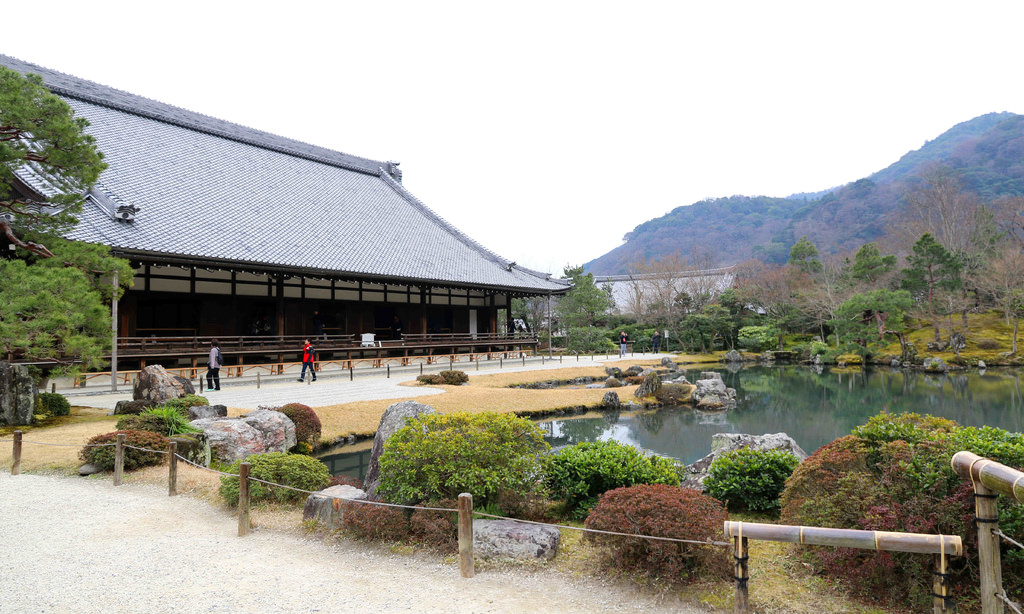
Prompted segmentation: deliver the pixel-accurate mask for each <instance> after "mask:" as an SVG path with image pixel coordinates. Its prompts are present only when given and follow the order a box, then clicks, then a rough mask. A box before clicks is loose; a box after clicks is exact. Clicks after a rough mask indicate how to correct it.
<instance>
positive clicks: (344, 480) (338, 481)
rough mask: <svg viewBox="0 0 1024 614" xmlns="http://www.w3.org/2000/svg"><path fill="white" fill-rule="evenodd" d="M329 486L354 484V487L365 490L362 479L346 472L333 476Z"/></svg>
mask: <svg viewBox="0 0 1024 614" xmlns="http://www.w3.org/2000/svg"><path fill="white" fill-rule="evenodd" d="M327 486H328V487H331V486H352V487H354V488H358V489H359V490H365V489H364V488H363V481H362V480H360V479H359V478H354V477H352V476H350V475H344V474H342V475H336V476H333V477H331V481H330V482H328V483H327Z"/></svg>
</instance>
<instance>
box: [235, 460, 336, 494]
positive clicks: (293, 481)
mask: <svg viewBox="0 0 1024 614" xmlns="http://www.w3.org/2000/svg"><path fill="white" fill-rule="evenodd" d="M243 462H245V463H249V464H250V465H251V466H250V468H249V476H250V477H253V478H257V479H260V480H265V481H267V482H273V483H274V484H280V485H282V486H290V487H291V488H299V489H302V490H308V491H314V492H315V491H318V490H323V489H324V488H326V487H327V483H328V482H329V481H330V479H331V475H330V472H328V471H327V465H324V464H323V463H321V462H320V461H318V460H317V459H315V458H311V457H309V456H304V455H302V454H288V453H286V452H270V453H268V454H253V455H251V456H248V457H246V458H245V460H240V461H235V462H233V463H231V465H229V466H228V467H227V469H225V471H226V472H227V473H232V474H237V473H238V471H239V467H240V466H241V464H242V463H243ZM219 492H220V495H221V496H222V497H224V500H225V501H226V502H227V503H228V505H238V476H237V475H226V476H223V477H221V479H220V490H219ZM307 496H308V494H307V493H305V492H299V491H295V490H289V489H287V488H277V487H275V486H268V485H266V484H262V483H260V482H250V483H249V500H250V501H251V502H257V501H276V502H280V503H295V502H298V501H304V500H305V499H306V497H307Z"/></svg>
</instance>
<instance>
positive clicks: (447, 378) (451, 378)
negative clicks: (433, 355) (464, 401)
mask: <svg viewBox="0 0 1024 614" xmlns="http://www.w3.org/2000/svg"><path fill="white" fill-rule="evenodd" d="M438 375H440V376H441V381H442V382H444V383H445V384H448V385H449V386H461V385H462V384H465V383H466V382H468V381H469V376H468V375H466V374H465V372H463V371H441V372H440V373H438Z"/></svg>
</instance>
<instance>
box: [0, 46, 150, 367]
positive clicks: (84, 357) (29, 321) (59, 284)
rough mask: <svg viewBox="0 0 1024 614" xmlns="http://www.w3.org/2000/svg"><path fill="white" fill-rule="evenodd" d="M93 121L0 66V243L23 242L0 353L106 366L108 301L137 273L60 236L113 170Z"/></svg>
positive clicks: (9, 287) (3, 299)
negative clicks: (109, 168)
mask: <svg viewBox="0 0 1024 614" xmlns="http://www.w3.org/2000/svg"><path fill="white" fill-rule="evenodd" d="M87 126H88V122H87V121H86V120H85V119H84V118H80V117H75V116H74V113H73V111H72V110H71V107H69V106H68V105H67V103H65V102H64V101H62V100H61V99H60V98H58V97H57V96H55V95H54V94H52V93H51V92H50V91H49V90H47V89H46V87H45V86H44V85H43V83H42V79H41V78H40V77H39V76H38V75H27V76H22V75H21V74H20V73H18V72H17V71H14V70H10V69H7V68H4V67H2V66H0V237H3V239H2V241H0V242H3V243H6V244H7V245H10V246H13V247H14V248H15V249H14V250H13V252H12V250H8V249H4V250H3V251H4V256H5V257H10V256H11V255H12V254H13V256H14V258H13V259H9V260H0V352H2V353H3V355H4V356H5V357H6V356H16V357H18V358H23V359H26V360H30V361H33V362H43V363H49V364H53V365H56V366H55V367H47V368H44V370H45V371H47V372H50V373H53V372H57V373H68V372H73V371H75V370H76V367H75V366H74V365H75V363H76V361H80V362H81V363H82V364H84V365H85V366H87V367H96V366H99V365H101V364H102V363H103V356H104V354H105V353H106V352H107V351H108V350H109V348H110V334H109V333H110V328H111V326H110V324H111V323H110V313H109V310H108V309H107V307H105V303H106V302H108V301H109V300H111V299H116V298H118V297H119V296H120V294H121V291H122V288H123V287H126V286H128V285H130V284H131V280H132V269H131V266H130V264H129V263H128V261H126V260H122V259H119V258H114V257H112V256H110V253H109V250H108V249H107V248H106V247H104V246H99V245H87V244H82V243H75V242H70V241H65V240H63V239H61V238H60V235H61V234H62V233H64V232H66V231H67V230H69V229H70V228H72V227H73V226H74V224H75V223H76V222H77V214H78V213H79V212H80V211H81V209H82V205H83V203H84V202H85V196H86V194H87V193H88V191H89V190H90V189H91V188H92V186H93V185H94V184H95V183H96V180H97V179H98V178H99V175H100V173H101V172H103V170H104V169H105V168H106V165H105V164H104V163H103V155H102V154H101V153H100V152H99V151H98V150H97V149H96V144H95V140H94V139H93V137H92V136H90V135H88V134H86V133H85V132H84V131H85V128H86V127H87ZM4 247H6V246H4ZM115 272H116V273H117V274H118V276H119V277H118V278H119V281H120V282H121V284H120V286H119V287H118V289H117V290H116V291H115V290H114V288H113V284H112V283H110V281H109V279H110V277H111V276H112V275H113V274H114V273H115ZM115 294H116V295H117V296H115Z"/></svg>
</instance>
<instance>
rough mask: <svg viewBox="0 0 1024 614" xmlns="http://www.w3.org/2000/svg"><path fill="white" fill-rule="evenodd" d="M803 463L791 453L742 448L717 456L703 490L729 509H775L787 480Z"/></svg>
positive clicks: (766, 510) (765, 510)
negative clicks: (724, 503)
mask: <svg viewBox="0 0 1024 614" xmlns="http://www.w3.org/2000/svg"><path fill="white" fill-rule="evenodd" d="M799 464H800V459H799V458H797V457H796V455H795V454H793V453H792V452H786V451H784V450H754V449H751V448H741V449H739V450H734V451H732V452H726V453H725V454H722V455H720V456H718V458H716V459H715V461H714V462H713V463H711V469H710V470H709V471H708V477H707V479H706V480H705V481H704V490H705V492H707V493H708V494H709V495H711V496H712V497H714V498H716V499H718V500H719V501H725V502H726V504H727V505H728V506H729V508H730V509H737V510H750V511H754V512H775V511H778V509H779V495H780V494H781V493H782V489H783V488H784V487H785V485H786V480H787V479H788V478H789V476H790V475H792V473H793V470H794V469H796V466H797V465H799Z"/></svg>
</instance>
